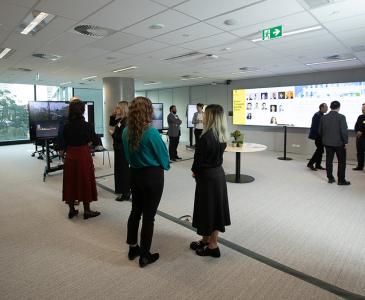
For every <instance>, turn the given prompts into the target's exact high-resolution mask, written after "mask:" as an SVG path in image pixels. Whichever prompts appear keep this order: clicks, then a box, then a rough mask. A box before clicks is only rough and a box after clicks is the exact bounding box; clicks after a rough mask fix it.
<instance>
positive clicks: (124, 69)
mask: <svg viewBox="0 0 365 300" xmlns="http://www.w3.org/2000/svg"><path fill="white" fill-rule="evenodd" d="M137 68H138V67H137V66H130V67H125V68H121V69H117V70H114V71H113V72H114V73H118V72H123V71H128V70H133V69H137Z"/></svg>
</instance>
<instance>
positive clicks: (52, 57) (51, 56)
mask: <svg viewBox="0 0 365 300" xmlns="http://www.w3.org/2000/svg"><path fill="white" fill-rule="evenodd" d="M32 56H33V57H36V58H41V59H46V60H50V61H57V60H59V59H61V58H62V56H60V55H55V54H44V53H33V54H32Z"/></svg>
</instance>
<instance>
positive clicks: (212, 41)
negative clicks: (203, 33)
mask: <svg viewBox="0 0 365 300" xmlns="http://www.w3.org/2000/svg"><path fill="white" fill-rule="evenodd" d="M238 41H240V39H239V38H238V37H236V36H234V35H232V34H229V33H220V34H217V35H213V36H210V37H206V38H203V39H199V40H196V41H192V42H188V43H185V44H183V45H181V46H183V47H184V48H188V49H192V50H201V49H206V48H211V47H215V46H222V47H224V45H226V44H232V43H235V42H238Z"/></svg>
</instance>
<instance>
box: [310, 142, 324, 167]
mask: <svg viewBox="0 0 365 300" xmlns="http://www.w3.org/2000/svg"><path fill="white" fill-rule="evenodd" d="M314 143H315V145H316V147H317V149H316V151H315V152H314V154H313V156H312V158H311V159H310V161H309V163H308V165H314V164H315V165H316V167H319V166H320V165H321V162H322V157H323V153H324V146H323V143H322V138H320V137H317V138H316V139H315V140H314Z"/></svg>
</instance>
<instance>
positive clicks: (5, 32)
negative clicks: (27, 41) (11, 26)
mask: <svg viewBox="0 0 365 300" xmlns="http://www.w3.org/2000/svg"><path fill="white" fill-rule="evenodd" d="M10 32H11V31H8V30H1V27H0V45H1V43H2V42H3V41H4V40H5V39H6V38H7V36H8V35H9V34H10ZM3 46H4V48H6V45H3Z"/></svg>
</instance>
